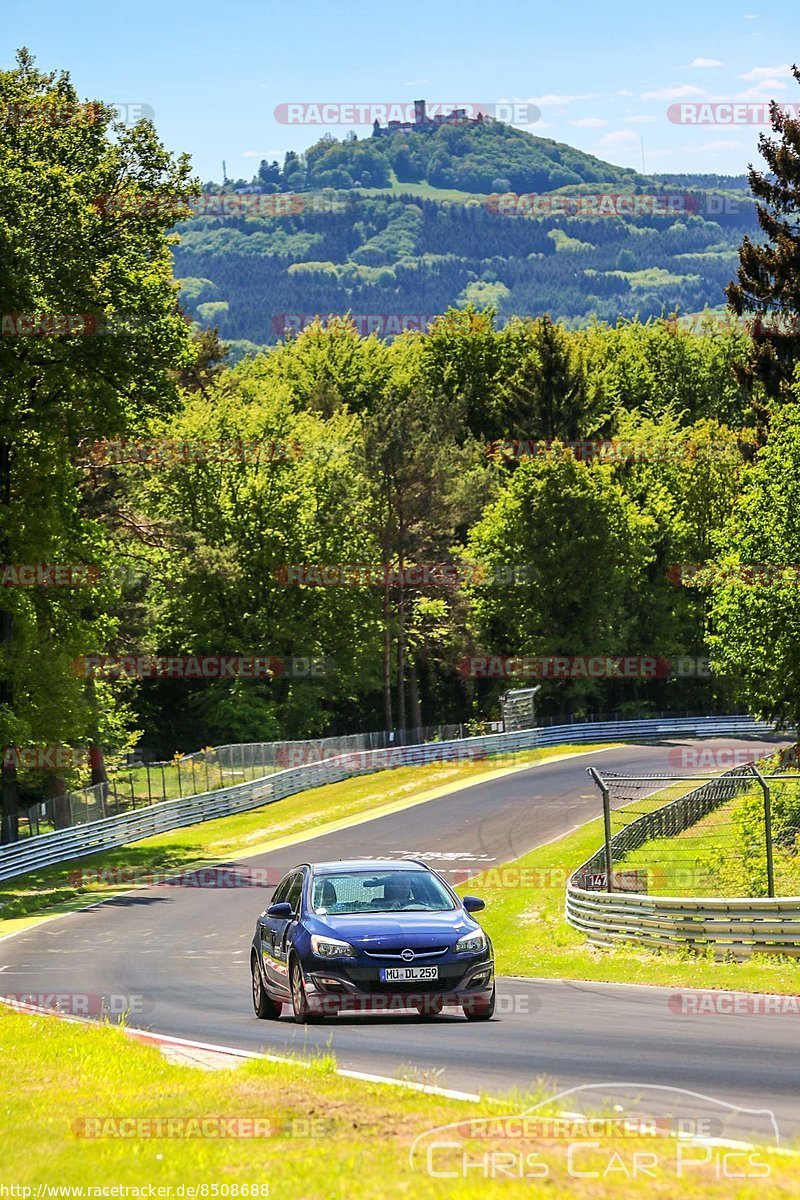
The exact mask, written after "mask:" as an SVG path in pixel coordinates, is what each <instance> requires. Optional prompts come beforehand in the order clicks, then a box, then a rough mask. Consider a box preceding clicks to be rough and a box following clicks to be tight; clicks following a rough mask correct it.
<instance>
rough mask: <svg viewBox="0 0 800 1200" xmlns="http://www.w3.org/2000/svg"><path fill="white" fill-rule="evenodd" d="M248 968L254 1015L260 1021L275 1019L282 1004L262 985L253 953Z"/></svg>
mask: <svg viewBox="0 0 800 1200" xmlns="http://www.w3.org/2000/svg"><path fill="white" fill-rule="evenodd" d="M250 968H251V971H252V976H253V1009H254V1011H255V1014H256V1016H257V1017H259V1018H260V1020H262V1021H277V1020H278V1018H279V1017H280V1015H281V1013H282V1012H283V1005H282V1004H278V1003H276V1001H275V1000H273V999H272V997H271V996H270V995H269V993H268V992H267V989H266V988H265V987H264V981H263V979H262V978H261V971H260V970H259V967H258V961H257V959H256V956H255V954H254V955H253V957H252V958H251V960H250Z"/></svg>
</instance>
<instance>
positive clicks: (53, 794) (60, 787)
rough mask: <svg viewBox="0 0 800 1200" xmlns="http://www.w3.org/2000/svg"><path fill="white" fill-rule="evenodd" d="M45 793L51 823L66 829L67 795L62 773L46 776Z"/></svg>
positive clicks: (68, 822)
mask: <svg viewBox="0 0 800 1200" xmlns="http://www.w3.org/2000/svg"><path fill="white" fill-rule="evenodd" d="M47 794H48V800H49V805H50V811H51V813H52V815H53V825H54V826H55V828H56V829H68V828H69V825H70V820H71V818H70V811H69V797H68V796H67V789H66V786H65V784H64V776H63V775H55V774H53V775H48V776H47Z"/></svg>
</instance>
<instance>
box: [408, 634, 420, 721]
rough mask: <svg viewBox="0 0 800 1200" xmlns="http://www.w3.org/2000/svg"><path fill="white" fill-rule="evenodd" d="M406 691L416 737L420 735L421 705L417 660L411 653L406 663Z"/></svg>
mask: <svg viewBox="0 0 800 1200" xmlns="http://www.w3.org/2000/svg"><path fill="white" fill-rule="evenodd" d="M408 693H409V702H410V706H411V720H412V721H413V723H414V732H415V735H416V737H417V739H420V738H421V737H422V706H421V705H420V701H419V676H418V674H417V660H416V658H414V656H413V654H412V656H411V659H410V661H409V665H408Z"/></svg>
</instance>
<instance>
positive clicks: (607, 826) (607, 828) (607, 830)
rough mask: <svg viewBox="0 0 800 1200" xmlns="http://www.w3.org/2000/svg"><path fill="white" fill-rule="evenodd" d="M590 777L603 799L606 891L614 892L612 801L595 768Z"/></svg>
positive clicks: (591, 770) (591, 769) (590, 768)
mask: <svg viewBox="0 0 800 1200" xmlns="http://www.w3.org/2000/svg"><path fill="white" fill-rule="evenodd" d="M589 775H590V777H591V779H592V781H593V782H594V783H595V784H597V786H598V787H599V789H600V795H601V796H602V797H603V834H604V838H603V841H604V847H603V848H604V851H605V860H606V890H607V891H609V892H613V890H614V880H613V879H612V871H611V866H612V863H611V799H610V797H609V794H608V788H607V787H606V785H605V781H604V780H603V777H602V775H601V774H600V772H599V771H597V770H596V769H595V768H594V767H589Z"/></svg>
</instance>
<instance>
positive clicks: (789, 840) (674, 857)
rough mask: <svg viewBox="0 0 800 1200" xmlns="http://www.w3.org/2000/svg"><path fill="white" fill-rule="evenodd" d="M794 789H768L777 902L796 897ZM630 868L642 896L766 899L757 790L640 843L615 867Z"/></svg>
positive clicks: (799, 890)
mask: <svg viewBox="0 0 800 1200" xmlns="http://www.w3.org/2000/svg"><path fill="white" fill-rule="evenodd" d="M788 778H792V777H791V776H788V775H787V779H788ZM797 783H798V777H797V776H794V784H788V783H787V784H783V783H777V784H775V783H773V784H772V834H773V878H774V886H775V895H776V896H800V855H798V836H799V835H800V827H798V810H800V791H798V788H797ZM629 868H630V869H636V870H644V871H646V872H647V877H648V889H647V890H648V892H650V893H652V894H654V895H661V896H680V895H683V896H685V895H695V896H756V897H758V896H761V897H765V896H767V895H768V894H769V892H768V886H767V861H766V836H765V832H764V799H763V794H762V792H761V790H760V789H758V788H754V789H753V790H751V791H749V792H747V793H746V794H745V795H743V796H738V797H737V798H736V799H734V800H731V801H729V802H728V803H727V804H722V805H720V806H719V808H715V809H714V810H713V812H710V813H708V814H707V815H706V816H705V817H703V818H702V819H701V820H699V821H697V822H695V824H694V825H692V826H690V828H689V829H685V830H684V831H683V833H680V834H678V835H677V836H676V837H673V838H656V839H653V841H650V842H647V843H645V845H643V846H640V847H639V849H638V850H635V851H634V852H633V853H632V854H629V855H627V856H626V858H625V859H624V861H623V862H622V863H621V864H620V869H622V870H627V869H629Z"/></svg>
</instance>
